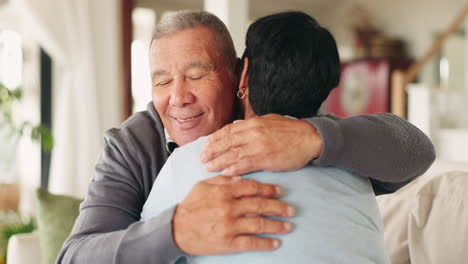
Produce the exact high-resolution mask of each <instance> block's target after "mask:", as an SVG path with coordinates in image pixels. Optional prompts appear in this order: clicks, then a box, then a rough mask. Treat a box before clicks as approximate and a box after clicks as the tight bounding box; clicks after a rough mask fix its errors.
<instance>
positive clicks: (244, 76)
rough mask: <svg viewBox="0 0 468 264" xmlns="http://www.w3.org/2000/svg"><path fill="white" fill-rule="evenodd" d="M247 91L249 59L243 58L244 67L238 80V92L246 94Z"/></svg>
mask: <svg viewBox="0 0 468 264" xmlns="http://www.w3.org/2000/svg"><path fill="white" fill-rule="evenodd" d="M248 89H249V58H247V57H245V59H244V67H243V68H242V72H241V75H240V80H239V90H240V91H243V92H244V93H247V92H248Z"/></svg>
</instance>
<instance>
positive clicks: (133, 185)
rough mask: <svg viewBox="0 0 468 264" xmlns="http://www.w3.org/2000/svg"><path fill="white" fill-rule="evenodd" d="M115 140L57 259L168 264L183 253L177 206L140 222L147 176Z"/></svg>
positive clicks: (97, 172)
mask: <svg viewBox="0 0 468 264" xmlns="http://www.w3.org/2000/svg"><path fill="white" fill-rule="evenodd" d="M114 143H115V142H113V140H106V145H105V149H104V153H103V155H102V157H101V160H100V161H99V162H98V164H97V166H96V175H95V177H94V179H93V181H92V182H91V184H90V186H89V191H88V195H87V197H86V200H85V201H84V202H83V203H82V205H81V209H80V214H79V216H78V219H77V221H76V223H75V226H74V228H73V231H72V233H71V236H70V237H69V238H68V239H67V241H66V242H65V244H64V245H63V247H62V250H61V252H60V254H59V257H58V259H57V263H169V262H170V260H172V259H175V258H177V257H179V256H181V255H183V253H182V251H180V250H179V249H178V247H177V246H176V245H175V244H174V242H173V241H174V240H173V237H172V218H173V215H174V210H175V207H173V208H170V209H167V210H166V211H164V212H163V213H162V214H160V215H158V216H156V217H154V218H152V219H149V220H148V221H144V222H142V221H139V219H140V212H141V208H142V206H143V203H144V197H143V194H142V193H143V192H142V190H141V188H142V186H141V185H142V184H143V181H144V180H143V179H141V178H136V177H135V176H134V174H133V172H132V169H131V168H133V167H134V166H133V165H134V164H133V162H134V161H133V160H132V158H131V152H128V151H126V150H125V149H122V148H119V147H117V145H118V144H114ZM132 164H133V165H132Z"/></svg>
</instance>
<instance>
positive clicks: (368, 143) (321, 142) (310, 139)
mask: <svg viewBox="0 0 468 264" xmlns="http://www.w3.org/2000/svg"><path fill="white" fill-rule="evenodd" d="M306 121H307V122H306ZM200 159H201V161H202V162H204V163H206V168H207V169H208V170H210V171H218V170H223V173H224V174H227V175H239V174H245V173H248V172H252V171H257V170H266V171H290V170H296V169H299V168H302V167H304V166H305V165H306V164H307V163H308V162H310V161H312V163H313V164H315V165H320V166H334V167H338V168H342V169H345V170H348V171H351V172H354V173H356V174H359V175H361V176H365V177H369V178H370V179H371V181H372V184H373V187H374V190H375V192H376V193H377V194H382V193H388V192H393V191H396V190H397V189H398V188H400V187H402V186H404V185H405V184H406V183H408V182H409V181H411V180H412V179H414V178H415V177H417V176H419V175H421V174H422V173H423V172H424V171H426V170H427V169H428V168H429V166H430V165H431V164H432V162H433V161H434V159H435V151H434V147H433V145H432V143H431V142H430V140H429V139H428V137H427V136H426V135H425V134H424V133H422V132H421V131H420V130H419V129H418V128H416V127H415V126H413V125H412V124H410V123H409V122H407V121H406V120H404V119H401V118H399V117H397V116H395V115H392V114H376V115H362V116H354V117H349V118H345V119H341V118H339V117H336V116H333V115H325V116H318V117H313V118H308V119H305V121H304V120H297V119H291V118H287V117H283V116H280V115H275V114H269V115H265V116H260V117H254V118H250V119H248V120H244V121H238V122H235V123H233V124H230V125H227V126H225V127H224V128H222V129H220V130H218V131H217V132H215V133H214V134H212V135H211V136H210V137H209V138H208V140H207V144H206V146H205V150H204V152H203V154H202V155H201V157H200Z"/></svg>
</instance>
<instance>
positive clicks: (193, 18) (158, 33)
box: [152, 10, 237, 73]
mask: <svg viewBox="0 0 468 264" xmlns="http://www.w3.org/2000/svg"><path fill="white" fill-rule="evenodd" d="M198 26H206V27H208V28H210V29H211V30H212V31H213V33H215V38H216V43H217V46H218V49H217V51H218V52H219V53H220V54H219V55H221V56H223V57H224V59H225V61H226V66H227V67H228V69H229V71H230V72H231V73H233V72H234V69H235V67H234V66H235V63H236V59H237V55H236V49H235V48H234V43H233V41H232V38H231V34H229V31H228V29H227V27H226V25H225V24H224V23H223V21H221V20H220V19H219V18H218V17H217V16H215V15H213V14H212V13H209V12H206V11H188V10H185V11H178V12H175V13H172V14H169V15H167V16H164V17H163V18H162V19H161V21H160V22H159V23H158V24H157V25H156V28H155V31H154V33H153V38H152V40H155V39H159V38H162V37H166V36H169V35H172V34H174V33H178V32H180V31H183V30H185V29H190V28H195V27H198Z"/></svg>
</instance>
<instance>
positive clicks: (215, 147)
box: [200, 118, 264, 163]
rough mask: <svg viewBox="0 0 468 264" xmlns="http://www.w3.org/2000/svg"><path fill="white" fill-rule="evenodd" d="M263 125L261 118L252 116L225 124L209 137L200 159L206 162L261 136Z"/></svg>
mask: <svg viewBox="0 0 468 264" xmlns="http://www.w3.org/2000/svg"><path fill="white" fill-rule="evenodd" d="M262 127H264V124H263V123H262V122H261V120H260V119H259V118H251V119H249V120H243V121H240V122H236V123H233V124H229V125H226V126H224V127H223V128H221V129H220V130H218V131H216V132H215V133H213V134H211V135H210V136H209V137H208V139H207V141H206V143H205V144H206V145H205V149H204V151H203V153H202V154H201V155H200V161H201V162H203V163H206V162H208V161H210V160H212V159H213V158H215V157H217V156H219V155H220V154H222V153H224V152H226V151H228V150H230V149H231V148H234V147H237V146H240V145H244V144H247V143H248V142H250V141H252V138H255V136H259V135H258V132H259V130H261V128H262ZM255 128H256V129H255ZM255 133H257V134H255Z"/></svg>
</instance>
